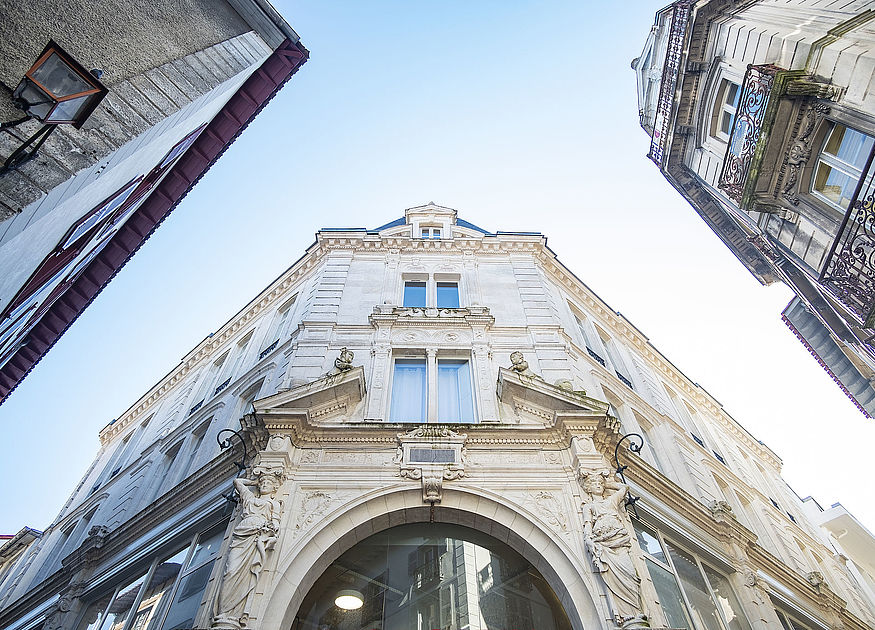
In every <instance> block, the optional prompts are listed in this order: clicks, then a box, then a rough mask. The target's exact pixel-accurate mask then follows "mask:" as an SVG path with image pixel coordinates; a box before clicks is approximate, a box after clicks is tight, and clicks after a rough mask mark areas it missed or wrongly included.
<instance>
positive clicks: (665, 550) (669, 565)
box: [632, 518, 753, 630]
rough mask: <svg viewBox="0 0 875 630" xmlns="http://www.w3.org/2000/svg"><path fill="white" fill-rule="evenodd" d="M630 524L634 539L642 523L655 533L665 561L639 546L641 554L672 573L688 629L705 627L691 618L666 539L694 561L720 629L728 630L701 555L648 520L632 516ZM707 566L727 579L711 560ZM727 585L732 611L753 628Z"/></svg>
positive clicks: (651, 532) (697, 629)
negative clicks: (733, 604)
mask: <svg viewBox="0 0 875 630" xmlns="http://www.w3.org/2000/svg"><path fill="white" fill-rule="evenodd" d="M632 525H633V529H635V530H636V532H635V537H636V539H637V537H638V533H637V530H638V528H639V526H641V525H643V529H644V530H645V531H647V533H648V534H655V538H656V540H657V541H658V542H659V545H660V549H661V551H662V554H663V556H664V557H665V561H663V560H661V559H660V558H657V557H655V556H653V555H652V554H651V553H650V552H649V551H647V549H645V548H644V547H641V553H642V554H643V556H644V558H645V559H646V560H649V561H651V562H653V563H654V564H656V565H657V566H659V567H661V568H662V569H663V570H666V571H668V572H669V573H670V574H671V575H672V577H673V578H674V581H675V585H676V586H677V589H678V592H679V593H680V594H681V599H682V603H683V605H684V607H683V612H684V614H685V615H686V617H687V621H688V622H689V624H690V626H691V627H690V630H705V629H704V628H701V627H699V626H698V625H696V623H695V621H694V620H693V616H692V614H691V613H690V610H692V607H691V605H690V599H689V595H687V592H686V590H685V589H684V584H683V581H682V580H681V579H680V577H679V575H680V574H679V573H678V571H677V567H675V563H674V559H673V558H672V557H671V553H670V551H669V546H668V545H667V544H666V541H668V542H669V543H670V544H671V546H672V547H674V548H675V549H678V550H681V551H682V552H683V553H685V554H687V555H689V556H690V557H692V558H693V560H694V561H695V564H696V569H697V570H698V572H699V576H700V577H701V578H702V581H703V583H704V584H705V587H706V588H707V589H708V596H709V597H710V598H711V603H712V604H713V605H714V609H715V610H716V611H717V614H718V615H719V619H718V621H719V623H720V625H721V626H722V630H730V625H729V623H728V622H727V621H726V616H725V614H724V612H723V607H722V606H721V605H720V603H719V599H718V598H717V596H716V595H715V590H714V586H713V585H712V584H711V580H710V579H709V578H708V573H707V571H705V569H704V566H705V564H706V563H705V562H703V560H702V557H701V555H700V554H698V553H696V552H695V551H692V550H691V549H690V548H689V547H688V546H686V545H684V544H682V543H679V542H678V541H677V540H676V539H675V538H672V537H671V536H666V535H665V534H664V533H663V532H662V530H661V529H660V528H659V527H656V526H654V525H653V524H651V523H650V522H648V521H645V520H643V519H637V520H636V519H634V518H633V519H632ZM639 546H640V545H639ZM707 566H708V568H709V569H711V570H712V571H714V572H715V573H718V574H720V575H722V576H723V577H725V578H727V581H728V577H729V576H728V575H726V574H725V573H724V572H723V571H721V570H720V569H718V568H717V567H716V566H715V565H714V563H713V562H711V563H707ZM729 587H730V589H731V590H732V594H733V595H734V596H735V600H736V603H737V604H738V607H739V610H737V611H734V612H736V613H737V614H738V615H739V616H741V617H742V619H743V620H744V622H745V624H746V625H747V627H748V628H753V626H752V625H751V623H750V620H749V619H748V618H747V615H746V614H745V611H744V609H743V607H742V606H741V600H740V598H739V597H738V594H737V593H736V592H735V589H733V588H732V586H731V584H730V585H729ZM733 610H734V609H733Z"/></svg>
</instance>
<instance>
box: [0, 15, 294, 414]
mask: <svg viewBox="0 0 875 630" xmlns="http://www.w3.org/2000/svg"><path fill="white" fill-rule="evenodd" d="M15 4H16V3H14V2H13V3H9V2H4V3H3V5H2V7H0V15H2V23H3V37H2V38H0V403H2V402H3V400H5V398H6V396H7V395H8V394H9V393H10V392H11V391H12V390H13V389H15V387H16V386H17V385H18V383H19V382H21V380H22V379H23V378H24V377H25V376H26V375H27V374H28V372H29V371H30V370H31V369H32V368H33V366H34V365H35V364H36V363H37V362H38V361H39V360H40V359H41V358H42V357H43V355H44V354H45V353H46V352H48V350H49V348H51V346H52V345H53V344H54V343H55V341H57V339H58V338H59V337H60V336H61V335H62V334H63V333H64V331H65V330H66V329H67V327H68V326H69V325H70V324H71V323H72V322H73V321H74V320H75V319H76V318H77V317H78V316H79V314H80V313H81V312H82V310H83V309H84V308H85V307H86V306H87V305H88V304H89V303H90V302H91V300H92V299H94V297H95V296H96V295H97V294H98V293H99V292H100V291H101V290H102V289H103V287H104V286H105V285H106V284H107V283H108V282H109V281H110V280H111V279H112V278H113V277H114V276H115V273H116V272H118V270H119V269H120V268H121V267H122V266H123V265H124V264H125V263H126V262H127V260H128V259H129V258H130V257H131V256H132V255H133V254H134V252H136V251H137V249H138V248H139V247H140V245H142V244H143V242H145V240H146V239H147V238H148V237H149V235H150V234H151V233H152V232H153V230H155V229H156V228H157V227H158V225H159V224H160V223H161V221H163V220H164V218H166V217H167V215H168V214H169V213H170V212H171V211H172V210H173V209H174V208H175V207H176V205H177V204H178V203H179V201H180V200H181V199H182V198H183V197H184V196H185V195H186V193H187V192H188V191H189V190H191V188H192V187H193V186H194V185H195V184H196V183H197V181H198V180H199V179H200V177H201V176H203V174H204V173H205V172H206V171H207V169H209V168H210V166H212V164H213V163H214V162H215V161H216V160H217V159H218V158H219V157H220V156H221V155H222V153H223V152H224V151H225V150H226V149H227V148H228V147H229V146H230V144H231V143H232V142H233V141H234V139H236V137H237V136H238V135H239V134H240V133H241V132H242V131H243V130H244V129H245V127H246V126H247V125H248V124H249V123H250V122H251V121H252V120H253V119H254V118H255V116H256V115H257V114H258V113H259V112H260V111H261V109H262V108H263V107H264V106H265V105H266V104H267V103H268V101H269V100H270V99H271V98H272V97H273V96H274V95H275V94H276V93H277V91H278V90H279V89H280V88H281V87H282V86H283V85H284V84H285V82H286V81H287V80H288V79H289V78H290V77H291V76H292V75H293V74H294V73H295V71H296V70H297V69H298V68H299V67H300V66H301V65H302V64H303V63H304V62H305V61H306V59H307V55H308V53H307V50H306V48H304V46H303V45H302V44H301V43H300V41H299V38H298V35H297V34H296V33H295V31H294V30H292V28H291V27H290V26H289V25H288V24H287V23H286V21H285V20H284V19H283V18H282V17H281V16H280V15H279V14H278V13H277V12H276V10H275V9H274V8H273V7H272V6H271V5H270V3H269V2H267V1H265V0H227V1H226V0H187V1H185V2H177V1H175V0H150V1H149V2H137V1H132V0H70V1H68V2H54V1H51V0H32V1H30V2H27V3H26V6H25V5H21V3H18V4H20V5H21V6H14V5H15ZM62 59H64V60H67V61H66V65H63V64H61V62H60V60H62ZM80 64H82V65H81V67H78V70H77V66H79V65H80ZM87 68H95V70H92V71H91V72H88V70H87ZM77 72H78V73H79V74H77ZM98 76H99V81H97V84H96V85H99V86H101V87H103V88H104V90H105V93H102V94H103V98H102V100H99V102H97V101H95V102H91V103H90V104H89V105H88V106H87V107H85V106H84V105H83V107H85V109H83V110H82V112H83V113H82V115H85V114H88V112H89V111H90V115H89V116H88V117H87V119H85V120H84V121H80V123H79V124H43V122H44V121H45V120H48V121H51V120H56V119H57V120H60V119H63V118H64V117H63V116H62V115H61V114H64V113H69V112H70V110H74V109H76V107H74V105H71V103H73V104H75V103H77V102H79V97H77V98H73V99H72V100H67V101H61V102H60V103H59V104H58V105H57V107H55V108H54V109H53V110H52V112H60V114H59V116H60V118H58V117H57V116H55V117H53V116H54V113H52V114H51V115H45V116H44V114H45V113H46V112H45V108H47V107H49V105H47V102H49V101H51V99H49V97H48V96H47V95H48V94H50V93H51V94H53V92H52V90H55V91H59V90H62V89H67V88H69V87H70V86H74V87H75V86H78V87H76V89H79V88H81V87H82V85H83V84H84V83H86V82H88V83H94V82H95V81H96V78H97V77H98ZM53 85H54V86H56V87H50V86H53ZM28 86H29V87H28ZM40 86H41V87H40ZM25 88H26V89H25ZM93 89H94V90H97V89H98V88H97V87H93ZM35 92H38V93H39V95H38V96H35V97H34V96H33V93H35ZM86 92H88V90H84V91H83V94H84V96H82V97H81V98H92V96H89V94H88V93H86ZM96 94H97V95H98V96H99V95H100V94H101V93H97V92H96ZM59 98H60V97H59ZM95 98H96V97H95ZM64 103H67V104H66V105H64ZM91 107H93V110H92V109H91ZM25 114H29V115H30V118H27V117H26V116H25ZM46 132H47V133H46ZM37 147H38V151H37V152H36V153H35V154H32V155H31V157H30V158H29V159H19V158H24V157H27V155H28V153H27V152H28V151H30V150H32V149H34V148H37ZM22 149H23V150H24V153H21V150H22Z"/></svg>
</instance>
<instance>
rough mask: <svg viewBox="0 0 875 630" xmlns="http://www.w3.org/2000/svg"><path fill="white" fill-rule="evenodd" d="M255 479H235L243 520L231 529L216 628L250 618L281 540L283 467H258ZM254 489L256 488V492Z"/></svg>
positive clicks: (230, 628) (234, 628) (233, 628)
mask: <svg viewBox="0 0 875 630" xmlns="http://www.w3.org/2000/svg"><path fill="white" fill-rule="evenodd" d="M253 472H254V474H255V479H235V480H234V488H235V489H236V490H237V495H238V496H239V497H240V505H241V518H240V522H239V523H238V524H237V525H236V526H235V527H234V530H233V531H232V532H231V543H230V545H229V547H228V558H227V560H226V562H225V570H224V572H223V573H222V581H221V583H220V585H219V595H218V597H217V598H216V602H215V606H214V610H213V624H212V627H213V628H221V629H222V630H240V629H241V628H245V627H246V622H247V621H248V618H249V602H250V599H251V598H252V594H253V593H254V592H255V585H256V583H257V582H258V576H259V575H261V571H262V569H263V568H264V562H265V559H266V557H267V554H268V552H270V551H272V550H273V548H274V545H275V544H276V542H277V537H278V532H279V525H280V511H281V509H282V504H281V503H280V502H279V501H277V500H276V499H275V498H274V497H275V496H276V493H277V490H279V487H280V485H281V484H282V479H283V470H282V469H281V468H279V469H276V468H274V469H270V470H268V469H265V468H263V467H261V466H257V467H256V468H255V470H254V471H253ZM252 488H255V491H254V492H253V490H252Z"/></svg>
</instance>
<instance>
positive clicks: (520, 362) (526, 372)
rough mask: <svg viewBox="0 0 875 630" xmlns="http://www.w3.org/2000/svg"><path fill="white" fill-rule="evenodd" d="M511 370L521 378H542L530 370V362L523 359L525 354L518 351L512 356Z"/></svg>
mask: <svg viewBox="0 0 875 630" xmlns="http://www.w3.org/2000/svg"><path fill="white" fill-rule="evenodd" d="M510 369H511V370H513V371H514V372H516V373H517V374H519V375H520V376H529V377H532V378H541V377H540V376H538V375H537V374H535V373H534V372H532V371H531V370H530V369H529V362H528V361H526V360H525V359H524V358H523V353H522V352H520V351H519V350H517V351H516V352H513V353H511V355H510Z"/></svg>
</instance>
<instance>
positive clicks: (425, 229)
mask: <svg viewBox="0 0 875 630" xmlns="http://www.w3.org/2000/svg"><path fill="white" fill-rule="evenodd" d="M419 234H420V236H422V238H431V239H439V238H441V228H440V226H438V225H423V226H422V227H421V228H420V232H419Z"/></svg>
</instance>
